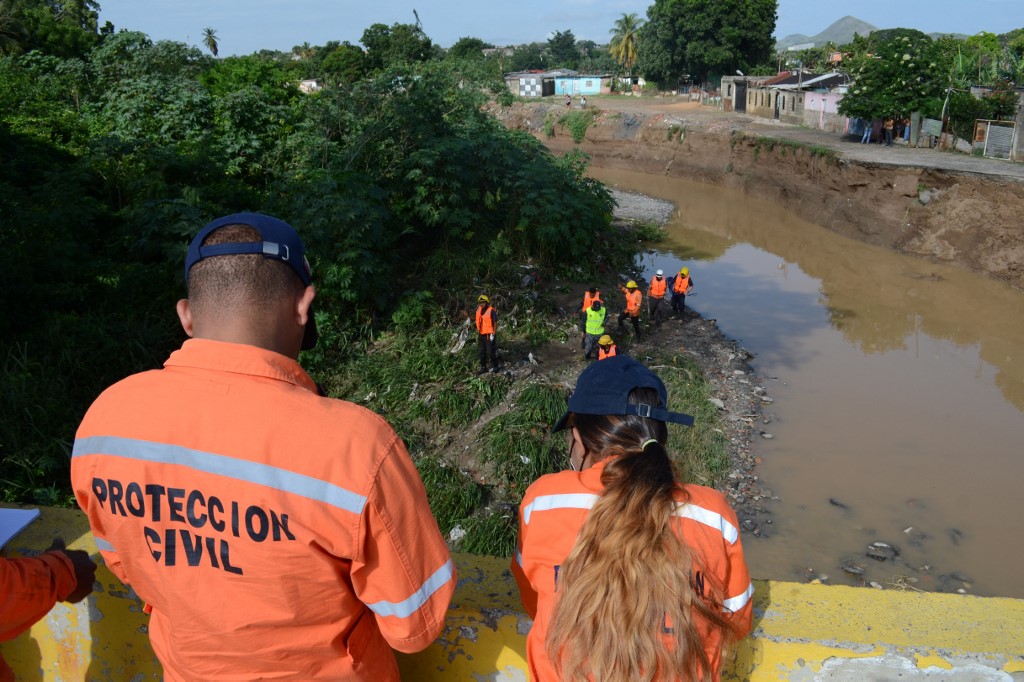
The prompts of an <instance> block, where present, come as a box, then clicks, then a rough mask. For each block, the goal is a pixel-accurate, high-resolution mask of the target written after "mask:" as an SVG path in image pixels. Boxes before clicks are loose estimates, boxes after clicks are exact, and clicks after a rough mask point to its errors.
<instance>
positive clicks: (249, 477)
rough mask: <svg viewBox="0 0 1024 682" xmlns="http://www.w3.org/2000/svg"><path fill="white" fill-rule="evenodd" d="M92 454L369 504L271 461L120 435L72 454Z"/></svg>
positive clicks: (357, 509) (356, 507) (341, 504)
mask: <svg viewBox="0 0 1024 682" xmlns="http://www.w3.org/2000/svg"><path fill="white" fill-rule="evenodd" d="M89 455H109V456H111V457H124V458H126V459H134V460H138V461H142V462H156V463H159V464H178V465H180V466H184V467H188V468H190V469H195V470H196V471H202V472H204V473H207V474H214V475H216V476H224V477H226V478H231V479H235V480H237V481H245V482H246V483H254V484H256V485H262V486H266V487H268V488H273V489H274V490H280V491H281V492H285V493H291V494H294V495H301V496H302V497H307V498H309V499H311V500H316V501H317V502H324V503H325V504H329V505H331V506H333V507H337V508H339V509H343V510H345V511H348V512H352V513H353V514H360V513H362V511H363V505H365V504H366V497H365V496H363V495H359V494H357V493H354V492H352V491H351V490H346V489H345V488H342V487H339V486H336V485H334V484H333V483H328V482H326V481H321V480H319V479H317V478H313V477H312V476H306V475H305V474H298V473H295V472H294V471H288V470H287V469H281V468H279V467H275V466H270V465H269V464H260V463H258V462H249V461H246V460H244V459H238V458H237V457H228V456H227V455H217V454H214V453H211V452H203V451H202V450H192V449H191V448H185V447H181V446H180V445H169V444H167V443H155V442H152V441H146V440H136V439H133V438H119V437H117V436H91V437H89V438H81V439H79V440H76V441H75V445H74V448H73V449H72V451H71V456H72V457H86V456H89Z"/></svg>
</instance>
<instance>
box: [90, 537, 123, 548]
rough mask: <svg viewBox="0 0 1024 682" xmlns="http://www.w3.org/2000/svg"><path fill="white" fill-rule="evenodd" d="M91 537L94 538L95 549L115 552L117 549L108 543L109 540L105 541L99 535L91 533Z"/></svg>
mask: <svg viewBox="0 0 1024 682" xmlns="http://www.w3.org/2000/svg"><path fill="white" fill-rule="evenodd" d="M92 537H93V539H94V540H96V549H98V550H100V551H101V552H116V551H117V550H116V549H114V546H113V545H112V544H110V543H109V542H107V541H106V540H104V539H103V538H101V537H100V536H98V535H93V536H92Z"/></svg>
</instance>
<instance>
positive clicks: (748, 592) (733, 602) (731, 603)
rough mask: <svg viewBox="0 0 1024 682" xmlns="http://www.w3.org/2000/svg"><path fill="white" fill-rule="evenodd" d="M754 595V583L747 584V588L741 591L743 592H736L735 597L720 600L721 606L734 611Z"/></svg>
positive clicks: (744, 604)
mask: <svg viewBox="0 0 1024 682" xmlns="http://www.w3.org/2000/svg"><path fill="white" fill-rule="evenodd" d="M753 596H754V583H750V584H749V585H747V589H745V590H744V591H743V594H738V595H736V596H735V597H730V598H729V599H726V600H725V601H724V602H722V608H723V609H725V610H726V611H732V612H733V613H736V612H737V611H739V610H740V609H742V608H743V607H744V606H746V605H747V602H748V601H750V598H751V597H753Z"/></svg>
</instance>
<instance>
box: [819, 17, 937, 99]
mask: <svg viewBox="0 0 1024 682" xmlns="http://www.w3.org/2000/svg"><path fill="white" fill-rule="evenodd" d="M916 33H919V32H916ZM870 42H871V43H872V44H871V46H870V48H869V49H870V51H865V52H864V53H862V54H859V55H857V56H854V57H852V58H851V60H850V75H851V77H852V78H853V83H852V85H851V86H850V89H849V91H848V92H847V93H846V95H845V96H844V97H843V99H842V101H841V102H840V103H839V111H840V113H842V114H843V115H844V116H856V117H859V118H868V119H871V118H879V117H882V116H904V115H909V114H910V113H911V112H913V111H927V112H928V113H930V114H931V115H933V116H938V115H939V113H940V112H939V111H936V108H938V109H940V110H941V104H942V98H943V97H944V96H945V90H946V87H947V84H948V83H949V76H948V73H949V70H948V67H947V65H945V64H944V63H943V60H942V54H941V51H940V46H939V45H938V44H937V43H936V42H935V41H933V40H932V39H931V38H929V37H928V36H926V35H923V34H922V35H920V36H916V37H915V36H914V35H913V34H902V35H900V34H896V37H894V38H892V39H891V40H889V41H887V42H878V41H877V37H875V36H874V35H872V40H871V41H870ZM936 103H937V104H936Z"/></svg>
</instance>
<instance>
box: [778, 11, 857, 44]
mask: <svg viewBox="0 0 1024 682" xmlns="http://www.w3.org/2000/svg"><path fill="white" fill-rule="evenodd" d="M874 30H876V27H874V26H872V25H871V24H869V23H868V22H866V21H861V20H860V19H858V18H857V17H851V16H845V17H843V18H842V19H840V20H839V21H837V22H835V23H833V24H832V25H831V26H829V27H828V28H826V29H825V30H824V31H822V32H821V33H819V34H817V35H813V36H805V35H802V34H800V33H794V34H793V35H789V36H786V37H785V38H782V39H781V40H779V41H778V42H777V43H776V44H775V49H776V50H778V51H780V52H781V51H783V50H786V49H788V48H789V47H790V46H791V45H802V44H804V43H814V46H815V47H820V46H822V45H826V44H828V43H830V42H831V43H835V44H836V45H845V44H846V43H848V42H850V41H851V40H853V35H854V34H855V33H859V34H860V35H862V36H866V35H867V34H869V33H871V32H872V31H874Z"/></svg>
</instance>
